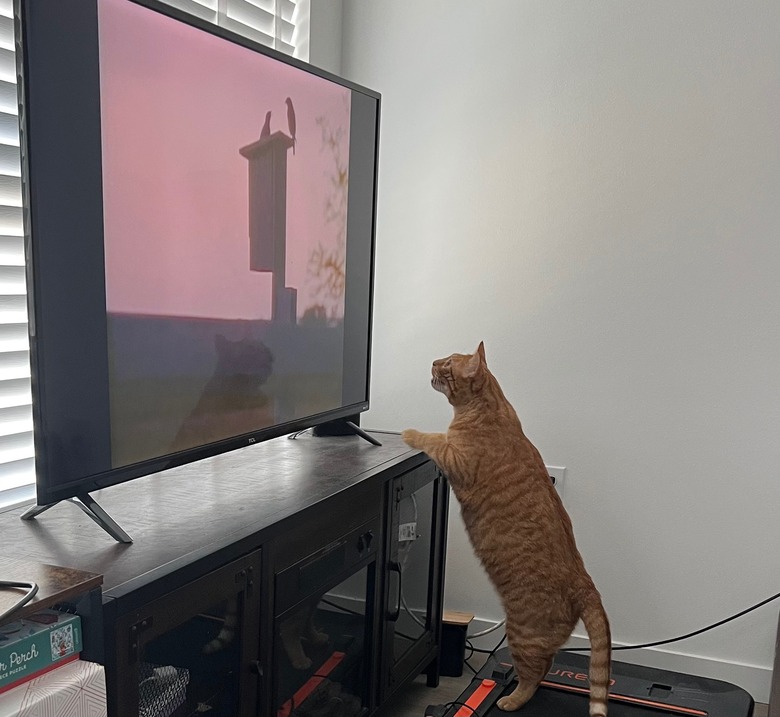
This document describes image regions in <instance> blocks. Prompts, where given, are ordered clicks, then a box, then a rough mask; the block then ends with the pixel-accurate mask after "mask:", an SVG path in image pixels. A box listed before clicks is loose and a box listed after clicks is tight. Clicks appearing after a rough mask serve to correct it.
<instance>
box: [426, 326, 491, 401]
mask: <svg viewBox="0 0 780 717" xmlns="http://www.w3.org/2000/svg"><path fill="white" fill-rule="evenodd" d="M431 374H432V378H431V386H433V387H434V389H436V390H437V391H440V392H441V393H443V394H444V395H445V396H446V397H447V400H448V401H449V402H450V403H451V404H452V405H453V406H458V405H464V404H466V403H468V402H469V401H470V400H471V399H472V398H474V396H476V395H478V394H479V393H480V391H481V390H482V387H483V386H484V385H485V379H486V378H487V376H488V368H487V363H486V361H485V346H484V344H483V343H482V342H481V341H480V342H479V346H478V347H477V350H476V351H475V352H474V353H473V354H452V356H448V357H447V358H442V359H437V360H436V361H434V362H433V367H432V368H431Z"/></svg>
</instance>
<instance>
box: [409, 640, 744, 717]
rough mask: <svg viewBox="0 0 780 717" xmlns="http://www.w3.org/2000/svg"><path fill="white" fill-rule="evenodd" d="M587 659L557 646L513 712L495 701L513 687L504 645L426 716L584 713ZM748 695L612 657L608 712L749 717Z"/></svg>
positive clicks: (612, 715) (630, 716)
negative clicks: (532, 690) (535, 685)
mask: <svg viewBox="0 0 780 717" xmlns="http://www.w3.org/2000/svg"><path fill="white" fill-rule="evenodd" d="M588 662H589V658H588V657H587V656H586V655H580V654H577V653H574V652H559V653H558V655H557V656H556V658H555V661H554V662H553V666H552V668H551V669H550V671H549V672H548V673H547V677H546V678H545V679H544V680H543V681H542V683H541V685H540V686H539V689H538V690H537V691H536V694H535V695H534V696H533V697H532V698H531V700H530V701H529V702H527V703H526V704H525V705H524V706H523V707H521V708H520V709H519V710H518V711H517V712H504V711H503V710H500V709H499V708H498V707H497V706H496V701H497V700H498V698H499V697H502V696H503V695H505V694H509V693H510V692H511V691H512V690H513V689H514V684H513V682H514V677H515V676H514V668H513V667H512V659H511V657H510V654H509V648H507V647H505V648H503V649H501V650H498V651H497V652H496V653H495V654H494V655H492V656H491V657H490V658H489V659H488V660H487V662H486V663H485V665H484V666H483V667H482V669H481V670H480V671H479V672H478V673H477V674H476V675H475V677H474V679H473V680H472V682H471V684H470V685H469V686H468V687H467V688H466V689H465V690H464V692H463V693H462V694H461V695H460V697H459V698H458V699H457V700H456V701H455V702H453V703H449V704H446V705H430V706H429V707H428V708H427V709H426V711H425V716H426V717H506V716H510V717H511V715H517V717H570V716H571V717H587V715H588V698H589V694H590V692H589V689H588ZM753 704H754V703H753V698H752V697H751V696H750V695H749V694H748V693H747V692H746V691H745V690H743V689H742V688H741V687H737V686H736V685H732V684H729V683H727V682H721V681H719V680H711V679H708V678H705V677H695V676H693V675H685V674H682V673H679V672H669V671H667V670H659V669H655V668H652V667H641V666H639V665H631V664H628V663H625V662H615V661H613V662H612V675H611V687H610V694H609V717H678V716H682V717H751V716H752V714H753Z"/></svg>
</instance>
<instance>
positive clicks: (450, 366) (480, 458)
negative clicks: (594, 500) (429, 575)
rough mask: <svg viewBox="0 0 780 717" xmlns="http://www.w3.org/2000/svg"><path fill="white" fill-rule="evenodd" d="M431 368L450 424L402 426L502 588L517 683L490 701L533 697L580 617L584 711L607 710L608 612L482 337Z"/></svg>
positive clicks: (506, 703) (505, 704)
mask: <svg viewBox="0 0 780 717" xmlns="http://www.w3.org/2000/svg"><path fill="white" fill-rule="evenodd" d="M432 374H433V378H432V380H431V384H432V385H433V388H434V389H436V390H437V391H440V392H441V393H443V394H444V395H445V396H446V397H447V399H448V400H449V402H450V404H451V405H452V407H453V410H454V417H453V419H452V422H451V423H450V425H449V429H448V430H447V432H446V433H421V432H420V431H416V430H413V429H409V430H406V431H404V432H403V434H402V435H403V439H404V441H406V443H407V444H408V445H410V446H411V447H412V448H416V449H418V450H421V451H424V452H425V453H427V454H428V455H429V456H430V458H431V459H432V460H433V461H434V462H435V463H436V464H437V465H438V466H439V468H441V470H442V472H443V473H444V474H445V475H446V476H447V478H448V479H449V482H450V485H451V486H452V489H453V491H454V493H455V497H456V498H457V499H458V502H459V503H460V506H461V513H462V515H463V521H464V523H465V526H466V530H467V532H468V535H469V538H470V539H471V543H472V545H473V546H474V551H475V552H476V554H477V556H478V557H479V559H480V560H481V562H482V564H483V565H484V567H485V570H486V571H487V574H488V576H489V577H490V579H491V581H492V582H493V584H494V585H495V588H496V590H497V592H498V595H499V597H500V598H501V602H502V604H503V607H504V611H505V613H506V636H507V640H508V643H509V647H510V651H511V654H512V660H513V662H514V666H515V671H516V674H517V678H518V684H517V688H516V689H515V690H514V691H513V692H512V693H511V694H509V695H507V696H506V697H502V698H501V699H500V700H499V701H498V706H499V707H500V708H501V709H502V710H516V709H518V708H520V707H521V706H522V705H524V704H525V703H526V702H527V701H528V700H529V699H531V697H532V696H533V694H534V693H535V692H536V689H537V687H538V686H539V683H540V682H541V680H542V679H543V678H544V676H545V675H546V674H547V672H548V671H549V669H550V666H551V664H552V660H553V657H554V656H555V653H556V652H557V651H558V649H559V648H560V647H561V646H562V645H563V644H564V643H565V642H566V640H568V638H569V636H570V635H571V632H572V630H573V629H574V626H575V624H576V623H577V620H578V619H580V618H582V621H583V623H584V625H585V628H586V630H587V631H588V636H589V637H590V642H591V657H590V674H589V677H590V714H591V716H592V717H597V716H598V717H606V714H607V693H608V689H609V674H610V660H611V647H610V644H611V643H610V631H609V622H608V620H607V615H606V613H605V611H604V607H603V606H602V604H601V597H600V595H599V593H598V591H597V590H596V587H595V586H594V584H593V581H592V580H591V578H590V575H588V573H587V571H586V570H585V566H584V564H583V561H582V557H581V556H580V553H579V551H578V550H577V546H576V544H575V542H574V534H573V532H572V526H571V521H570V520H569V516H568V514H567V513H566V510H565V509H564V507H563V503H561V500H560V498H559V496H558V494H557V493H556V491H555V488H553V486H552V482H551V481H550V478H549V475H548V473H547V469H546V468H545V465H544V461H543V460H542V457H541V455H539V452H538V451H537V450H536V448H535V447H534V446H533V444H532V443H531V442H530V441H529V440H528V438H526V436H525V434H524V433H523V429H522V426H521V424H520V420H519V419H518V417H517V414H516V413H515V411H514V409H513V408H512V406H511V404H510V403H509V401H507V399H506V397H505V396H504V394H503V392H502V391H501V387H500V386H499V385H498V381H496V379H495V377H494V376H493V374H492V373H491V372H490V371H489V370H488V367H487V363H486V362H485V349H484V346H483V344H482V343H480V345H479V348H478V349H477V351H476V352H475V353H474V354H452V356H449V357H448V358H443V359H438V360H437V361H434V362H433V368H432Z"/></svg>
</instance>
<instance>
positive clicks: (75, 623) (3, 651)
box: [0, 610, 81, 693]
mask: <svg viewBox="0 0 780 717" xmlns="http://www.w3.org/2000/svg"><path fill="white" fill-rule="evenodd" d="M80 652H81V619H80V618H79V616H78V615H70V614H68V613H64V612H57V611H56V610H42V611H41V612H39V613H36V614H35V615H31V616H30V617H27V618H25V619H23V620H17V621H15V622H9V623H5V624H4V625H0V693H2V692H4V691H5V690H7V689H9V688H11V687H13V686H14V685H16V684H19V683H20V682H23V681H24V680H29V679H31V678H33V677H35V676H37V675H40V674H42V673H43V672H46V671H47V670H51V669H53V668H54V667H57V666H58V665H60V664H63V663H64V662H67V661H69V660H75V659H76V658H77V657H78V655H79V653H80Z"/></svg>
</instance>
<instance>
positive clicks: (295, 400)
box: [15, 0, 380, 517]
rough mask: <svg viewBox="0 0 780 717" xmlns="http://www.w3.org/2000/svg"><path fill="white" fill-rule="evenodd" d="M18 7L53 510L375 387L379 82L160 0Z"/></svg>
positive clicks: (344, 415)
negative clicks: (322, 66)
mask: <svg viewBox="0 0 780 717" xmlns="http://www.w3.org/2000/svg"><path fill="white" fill-rule="evenodd" d="M15 12H16V21H17V24H16V38H17V57H18V60H17V64H18V68H19V98H20V120H21V122H20V124H21V146H22V175H23V177H22V183H23V194H24V198H25V239H26V242H25V243H26V247H27V259H28V280H29V285H28V295H29V325H30V339H31V365H32V385H33V416H34V439H35V454H36V474H37V483H36V486H37V489H36V492H37V501H38V511H39V512H40V509H41V508H43V507H44V506H49V505H51V504H54V503H56V502H58V501H60V500H63V499H72V498H74V497H83V496H85V495H86V496H88V493H89V491H92V490H96V489H99V488H105V487H107V486H111V485H115V484H117V483H119V482H122V481H127V480H129V479H133V478H137V477H140V476H143V475H147V474H150V473H154V472H157V471H161V470H164V469H167V468H170V467H174V466H177V465H181V464H184V463H187V462H191V461H195V460H199V459H202V458H205V457H208V456H212V455H216V454H218V453H222V452H224V451H228V450H233V449H236V448H240V447H244V446H247V445H249V444H252V443H257V442H260V441H263V440H266V439H270V438H274V437H278V436H281V435H283V434H287V433H291V432H293V431H297V430H300V429H303V428H307V427H312V426H318V425H320V424H325V423H331V424H332V423H333V422H338V421H339V420H343V419H350V418H354V417H356V416H358V415H359V414H360V413H361V412H362V411H364V410H366V409H367V408H368V405H369V377H370V345H371V316H372V288H373V261H374V228H375V209H376V181H377V151H378V130H379V113H380V96H379V94H378V93H376V92H373V91H371V90H369V89H367V88H364V87H360V86H358V85H356V84H354V83H351V82H348V81H345V80H343V79H340V78H338V77H336V76H334V75H332V74H330V73H327V72H324V71H322V70H319V69H316V68H314V67H312V66H310V65H308V64H306V63H303V62H300V61H298V60H295V59H293V58H291V57H288V56H286V55H283V54H281V53H279V52H275V51H273V50H271V49H268V48H266V47H264V46H262V45H260V44H258V43H255V42H253V41H251V40H248V39H245V38H243V37H240V36H238V35H236V34H233V33H231V32H229V31H227V30H224V29H221V28H219V27H217V26H214V25H212V24H210V23H207V22H204V21H200V20H198V19H197V18H194V17H192V16H189V15H187V14H184V13H182V12H179V11H177V10H176V9H174V8H171V7H169V6H167V5H164V4H162V3H158V2H154V1H153V0H16V2H15ZM355 423H356V421H355ZM28 517H29V516H28ZM93 517H94V516H93Z"/></svg>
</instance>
